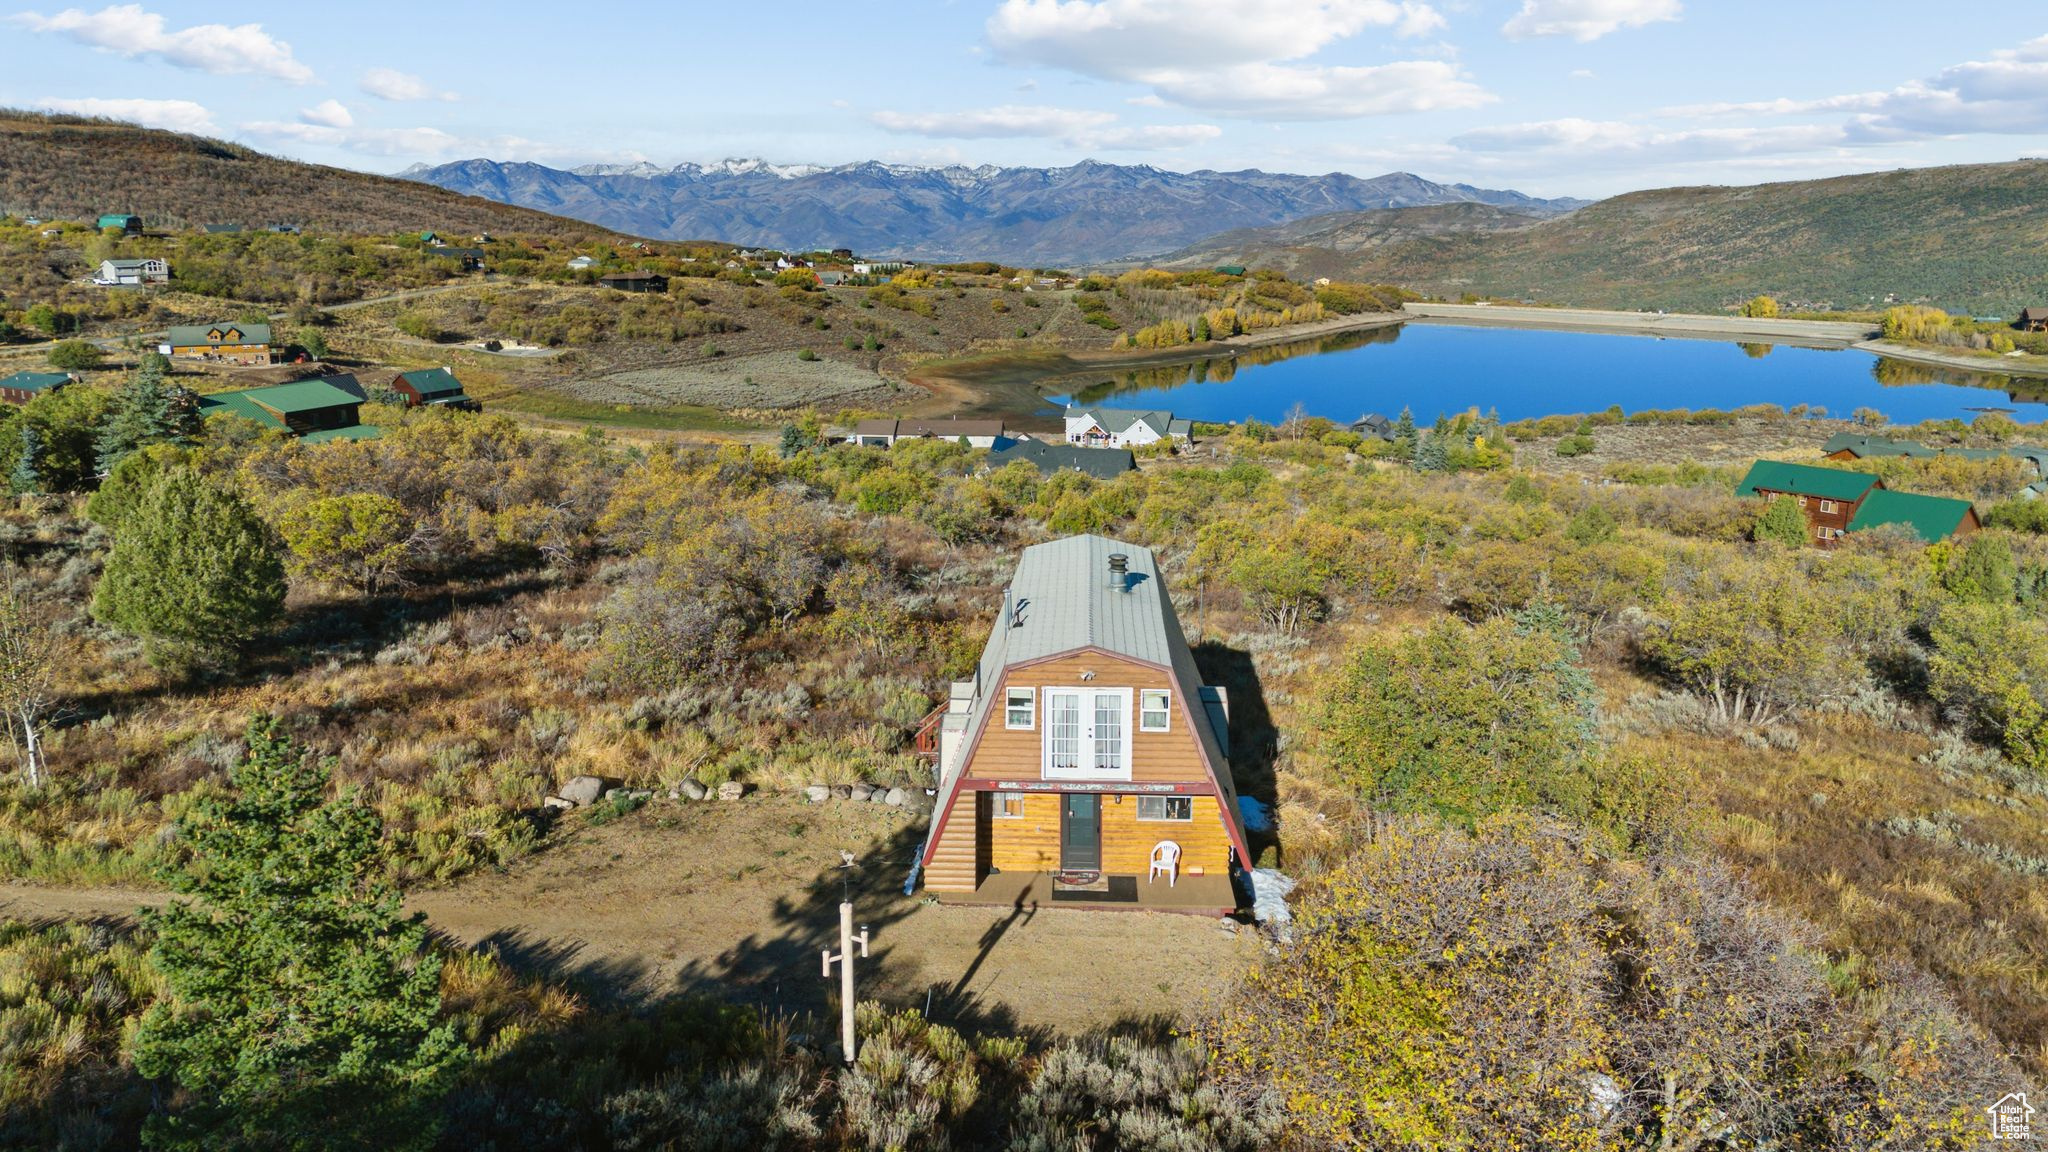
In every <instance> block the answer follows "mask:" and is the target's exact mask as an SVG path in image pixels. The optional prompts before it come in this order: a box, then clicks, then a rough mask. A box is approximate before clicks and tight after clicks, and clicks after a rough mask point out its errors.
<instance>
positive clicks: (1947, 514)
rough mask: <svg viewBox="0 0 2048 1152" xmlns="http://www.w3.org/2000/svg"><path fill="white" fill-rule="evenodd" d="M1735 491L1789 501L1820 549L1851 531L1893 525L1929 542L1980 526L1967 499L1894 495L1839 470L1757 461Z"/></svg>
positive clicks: (1876, 482)
mask: <svg viewBox="0 0 2048 1152" xmlns="http://www.w3.org/2000/svg"><path fill="white" fill-rule="evenodd" d="M1735 492H1736V494H1737V495H1739V496H1755V497H1757V498H1758V499H1761V500H1775V499H1777V498H1778V497H1780V496H1790V497H1792V498H1793V499H1794V500H1796V501H1797V502H1798V504H1799V511H1800V512H1801V513H1803V514H1804V515H1805V516H1806V527H1807V530H1808V531H1809V532H1811V533H1812V539H1813V542H1814V543H1815V544H1816V545H1818V546H1820V547H1822V548H1832V547H1834V546H1835V545H1836V543H1837V542H1839V541H1840V540H1841V538H1842V537H1843V536H1844V535H1847V534H1848V533H1850V532H1862V531H1866V530H1868V529H1872V528H1883V527H1888V526H1893V525H1897V526H1900V527H1903V528H1906V529H1908V530H1910V531H1912V532H1913V533H1914V534H1915V535H1917V536H1919V537H1920V538H1921V539H1922V540H1924V541H1926V542H1928V543H1930V544H1932V543H1934V542H1935V541H1937V540H1946V539H1948V538H1950V537H1954V536H1967V535H1969V534H1970V533H1972V532H1975V531H1977V530H1978V529H1979V528H1981V527H1983V524H1982V523H1981V522H1980V521H1979V520H1978V518H1977V510H1976V508H1975V507H1974V506H1973V505H1972V504H1971V503H1970V502H1969V501H1967V500H1952V499H1949V498H1947V497H1943V496H1923V495H1920V494H1918V493H1915V492H1894V491H1891V490H1890V489H1888V488H1886V487H1885V485H1884V481H1882V480H1880V479H1878V478H1877V477H1875V476H1872V475H1870V474H1869V473H1867V472H1849V471H1845V470H1843V469H1840V468H1818V467H1815V466H1813V465H1811V464H1788V463H1786V462H1785V461H1782V460H1759V461H1757V462H1756V463H1754V464H1751V465H1750V466H1749V472H1748V473H1747V474H1746V475H1744V476H1743V478H1742V483H1740V484H1738V485H1736V488H1735Z"/></svg>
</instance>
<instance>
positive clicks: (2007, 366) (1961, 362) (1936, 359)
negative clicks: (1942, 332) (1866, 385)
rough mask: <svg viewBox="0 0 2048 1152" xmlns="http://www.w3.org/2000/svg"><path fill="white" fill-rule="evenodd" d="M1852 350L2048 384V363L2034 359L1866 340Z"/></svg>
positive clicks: (2034, 357) (1892, 358) (2037, 358)
mask: <svg viewBox="0 0 2048 1152" xmlns="http://www.w3.org/2000/svg"><path fill="white" fill-rule="evenodd" d="M1855 347H1856V348H1858V349H1861V350H1862V351H1865V352H1869V353H1873V354H1875V355H1878V356H1883V357H1885V358H1886V359H1889V360H1909V361H1911V362H1913V363H1915V364H1932V365H1936V366H1938V367H1942V368H1955V369H1958V370H1960V371H1964V372H1977V373H1981V374H1983V375H1985V376H2023V377H2026V378H2027V379H2030V380H2048V361H2043V360H2042V359H2041V358H2040V357H2037V356H2029V357H2027V358H2026V359H2025V360H2020V359H2018V358H2014V359H2011V360H2007V359H2004V358H2000V359H1997V360H1987V359H1983V358H1981V357H1977V356H1961V355H1958V354H1956V353H1953V352H1943V351H1940V350H1939V349H1935V348H1915V347H1913V346H1912V345H1910V344H1894V343H1892V342H1891V341H1889V340H1865V341H1864V342H1862V343H1861V344H1857V345H1855Z"/></svg>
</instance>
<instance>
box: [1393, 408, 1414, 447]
mask: <svg viewBox="0 0 2048 1152" xmlns="http://www.w3.org/2000/svg"><path fill="white" fill-rule="evenodd" d="M1394 445H1395V446H1396V447H1397V448H1399V449H1400V450H1401V451H1402V452H1403V453H1404V454H1407V455H1410V456H1412V455H1414V453H1415V413H1413V412H1410V411H1409V410H1408V409H1406V408H1403V409H1401V418H1400V419H1399V420H1396V421H1394Z"/></svg>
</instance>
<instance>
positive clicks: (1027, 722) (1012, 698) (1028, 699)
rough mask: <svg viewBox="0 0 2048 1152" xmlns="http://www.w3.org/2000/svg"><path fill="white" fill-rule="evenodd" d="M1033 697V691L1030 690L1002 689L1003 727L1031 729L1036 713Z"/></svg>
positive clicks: (1036, 703) (1036, 704) (1036, 702)
mask: <svg viewBox="0 0 2048 1152" xmlns="http://www.w3.org/2000/svg"><path fill="white" fill-rule="evenodd" d="M1035 696H1036V692H1035V690H1033V689H1030V688H1005V689H1003V727H1005V728H1029V727H1031V725H1032V723H1033V718H1034V717H1035V716H1036V715H1037V712H1038V701H1037V700H1036V698H1035Z"/></svg>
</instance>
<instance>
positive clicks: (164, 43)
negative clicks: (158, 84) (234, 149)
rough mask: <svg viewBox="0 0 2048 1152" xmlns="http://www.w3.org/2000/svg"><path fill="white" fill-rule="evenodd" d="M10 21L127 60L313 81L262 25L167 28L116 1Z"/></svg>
mask: <svg viewBox="0 0 2048 1152" xmlns="http://www.w3.org/2000/svg"><path fill="white" fill-rule="evenodd" d="M13 21H14V22H15V23H17V24H19V25H21V26H22V27H24V28H27V29H29V30H30V31H33V32H53V33H56V34H58V35H61V36H65V37H68V38H70V39H72V40H75V41H77V42H78V43H80V44H85V45H89V46H91V47H94V48H98V49H101V50H103V51H107V52H116V53H119V54H120V55H122V56H126V57H128V58H129V59H138V58H142V57H155V58H157V59H159V60H162V61H163V62H164V63H166V64H171V65H175V66H176V67H179V68H190V69H193V70H195V71H199V72H210V73H212V74H213V75H216V76H240V75H254V76H271V77H275V78H277V79H279V80H289V81H291V82H292V83H294V84H305V83H307V82H309V81H311V80H312V79H313V70H312V69H311V68H308V67H306V66H305V65H304V64H301V63H299V61H298V60H297V59H295V58H294V57H293V56H292V46H291V45H289V44H287V43H285V42H284V41H282V40H279V39H277V38H276V37H274V36H272V35H270V34H269V33H268V32H265V31H264V30H263V25H261V24H237V25H234V26H232V27H230V26H229V25H226V24H197V25H194V26H192V27H190V28H181V29H178V30H176V31H172V30H171V29H170V28H169V27H168V25H167V22H166V21H165V20H164V18H163V16H161V15H159V14H158V13H155V12H150V11H147V10H145V9H144V8H143V7H142V5H140V4H116V5H112V6H110V7H106V8H102V9H100V10H99V11H98V12H90V13H89V12H86V11H85V10H83V9H80V8H67V9H65V10H64V11H62V12H59V13H57V14H56V15H55V16H44V15H43V14H42V13H40V12H23V13H20V14H19V15H16V16H14V17H13Z"/></svg>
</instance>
